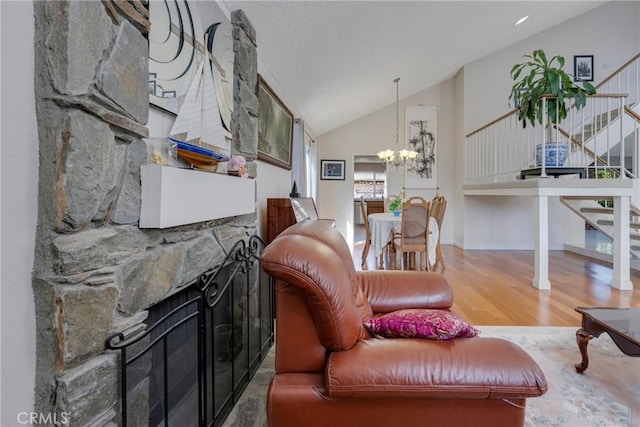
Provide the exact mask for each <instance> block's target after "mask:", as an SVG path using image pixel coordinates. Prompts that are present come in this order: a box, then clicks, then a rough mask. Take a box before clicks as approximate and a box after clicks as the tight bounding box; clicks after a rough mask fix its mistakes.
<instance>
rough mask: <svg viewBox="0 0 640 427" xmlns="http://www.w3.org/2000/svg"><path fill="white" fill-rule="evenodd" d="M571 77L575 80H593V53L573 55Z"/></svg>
mask: <svg viewBox="0 0 640 427" xmlns="http://www.w3.org/2000/svg"><path fill="white" fill-rule="evenodd" d="M573 79H574V80H575V81H585V82H592V81H593V55H576V56H574V57H573Z"/></svg>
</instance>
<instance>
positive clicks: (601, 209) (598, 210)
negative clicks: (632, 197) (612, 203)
mask: <svg viewBox="0 0 640 427" xmlns="http://www.w3.org/2000/svg"><path fill="white" fill-rule="evenodd" d="M580 212H582V213H595V214H609V215H613V208H604V207H599V208H580ZM629 213H630V214H631V215H636V212H635V210H634V209H629Z"/></svg>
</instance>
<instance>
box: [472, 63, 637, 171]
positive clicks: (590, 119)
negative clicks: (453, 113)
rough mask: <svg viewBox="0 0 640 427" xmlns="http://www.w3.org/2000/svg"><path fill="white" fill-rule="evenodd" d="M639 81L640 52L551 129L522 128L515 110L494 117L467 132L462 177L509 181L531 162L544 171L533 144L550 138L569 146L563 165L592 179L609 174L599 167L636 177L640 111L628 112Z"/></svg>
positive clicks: (634, 102)
mask: <svg viewBox="0 0 640 427" xmlns="http://www.w3.org/2000/svg"><path fill="white" fill-rule="evenodd" d="M639 86H640V54H638V55H636V56H635V57H634V58H632V59H631V60H630V61H628V62H627V63H626V64H625V65H623V66H622V67H620V68H619V69H618V70H616V71H615V72H614V73H612V75H611V76H610V77H608V78H607V79H605V80H604V81H603V82H602V83H600V84H599V85H598V86H597V90H598V94H597V95H594V96H591V97H588V99H587V105H585V107H584V108H583V109H581V110H579V111H576V110H575V108H574V107H573V106H572V107H571V108H570V109H569V114H568V116H567V118H566V119H565V120H564V121H562V122H561V123H559V124H558V125H553V126H552V131H551V132H549V130H548V129H549V128H550V127H549V126H548V124H547V123H543V125H542V126H540V125H538V126H535V127H531V126H528V127H527V128H524V129H523V127H522V123H521V122H519V121H518V119H517V110H512V111H509V112H508V113H506V114H504V115H502V116H500V117H498V118H497V119H495V120H493V121H492V122H491V123H488V124H487V125H485V126H483V127H481V128H480V129H478V130H476V131H474V132H472V133H470V134H469V135H467V146H466V169H465V181H466V182H467V183H474V182H505V181H512V180H514V178H519V177H521V171H523V170H527V169H532V168H536V167H540V169H541V171H540V172H541V175H542V176H545V175H546V172H547V171H546V169H547V168H548V166H545V165H544V162H542V163H541V164H540V165H539V166H538V165H537V164H536V158H535V152H536V146H537V145H540V144H542V143H543V142H549V141H553V142H555V143H558V144H568V145H569V147H570V155H569V156H568V157H567V160H566V161H565V163H564V164H563V165H562V167H563V168H565V169H575V170H584V171H586V173H585V176H587V177H589V178H596V179H597V178H600V177H607V178H609V177H610V174H608V173H602V171H613V173H614V174H615V176H616V177H619V178H628V177H632V178H635V177H637V176H640V174H639V173H638V171H639V170H638V167H639V165H640V160H639V158H640V135H639V133H640V132H639V130H638V127H639V123H640V120H639V119H638V117H640V115H639V116H638V117H636V116H634V115H633V113H638V110H640V106H639V105H640V87H639ZM545 129H547V132H545ZM617 153H624V155H622V156H620V155H619V154H617ZM543 157H544V156H543ZM554 166H560V165H558V164H555V165H554Z"/></svg>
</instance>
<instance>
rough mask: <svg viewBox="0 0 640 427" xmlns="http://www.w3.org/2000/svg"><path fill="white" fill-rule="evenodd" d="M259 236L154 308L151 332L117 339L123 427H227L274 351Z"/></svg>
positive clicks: (113, 340) (112, 345)
mask: <svg viewBox="0 0 640 427" xmlns="http://www.w3.org/2000/svg"><path fill="white" fill-rule="evenodd" d="M264 245H265V244H264V242H262V240H260V238H258V237H257V236H252V237H251V238H250V239H249V240H248V242H247V241H244V240H241V241H238V242H237V243H236V244H235V246H234V247H233V248H232V250H231V251H229V254H228V255H227V257H226V258H225V260H224V262H223V263H222V264H221V267H220V268H217V269H212V270H208V271H206V272H204V273H202V274H201V275H200V276H199V277H198V278H197V279H195V280H193V281H192V282H191V283H189V284H187V285H185V286H184V287H183V288H182V290H181V291H180V292H177V293H175V294H173V295H172V296H170V297H169V298H167V299H165V300H163V301H161V302H160V303H158V304H156V305H155V306H153V307H151V308H149V316H148V318H147V320H146V322H145V324H146V325H148V326H147V327H146V328H144V330H142V331H140V332H138V333H133V334H132V335H131V336H125V335H124V334H122V333H116V334H113V335H112V336H111V337H109V339H108V340H107V344H106V345H107V348H109V349H112V350H118V351H120V369H121V375H120V381H121V384H120V386H121V387H120V389H121V402H120V412H121V418H122V422H121V425H122V426H132V427H134V426H135V427H138V426H179V427H185V426H219V425H221V424H222V423H223V421H224V419H225V418H226V417H227V415H228V414H229V412H230V411H231V409H232V408H233V405H234V403H235V402H237V400H238V398H239V397H240V395H241V393H242V391H243V390H244V388H245V387H246V386H247V384H248V383H249V380H250V379H251V377H252V376H253V374H254V373H255V371H256V370H257V368H258V366H259V365H260V362H261V361H262V359H264V357H265V356H266V354H267V352H268V350H269V348H270V347H271V345H272V344H273V336H274V335H273V333H274V324H273V285H272V282H271V279H270V278H269V276H268V275H267V274H266V273H265V272H264V271H263V270H262V268H261V266H260V254H261V252H262V249H263V248H264Z"/></svg>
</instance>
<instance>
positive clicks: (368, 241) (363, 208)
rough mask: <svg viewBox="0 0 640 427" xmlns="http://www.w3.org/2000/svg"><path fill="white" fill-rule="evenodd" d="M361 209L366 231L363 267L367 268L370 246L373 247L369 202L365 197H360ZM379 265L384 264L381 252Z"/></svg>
mask: <svg viewBox="0 0 640 427" xmlns="http://www.w3.org/2000/svg"><path fill="white" fill-rule="evenodd" d="M360 210H361V211H362V222H364V233H365V241H364V248H363V249H362V264H361V266H362V269H363V270H366V269H367V268H368V267H367V256H368V255H369V248H370V247H371V230H370V228H369V215H368V212H367V202H365V201H364V197H360ZM378 262H379V263H380V264H379V265H380V266H382V265H383V254H380V259H379V260H378Z"/></svg>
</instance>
